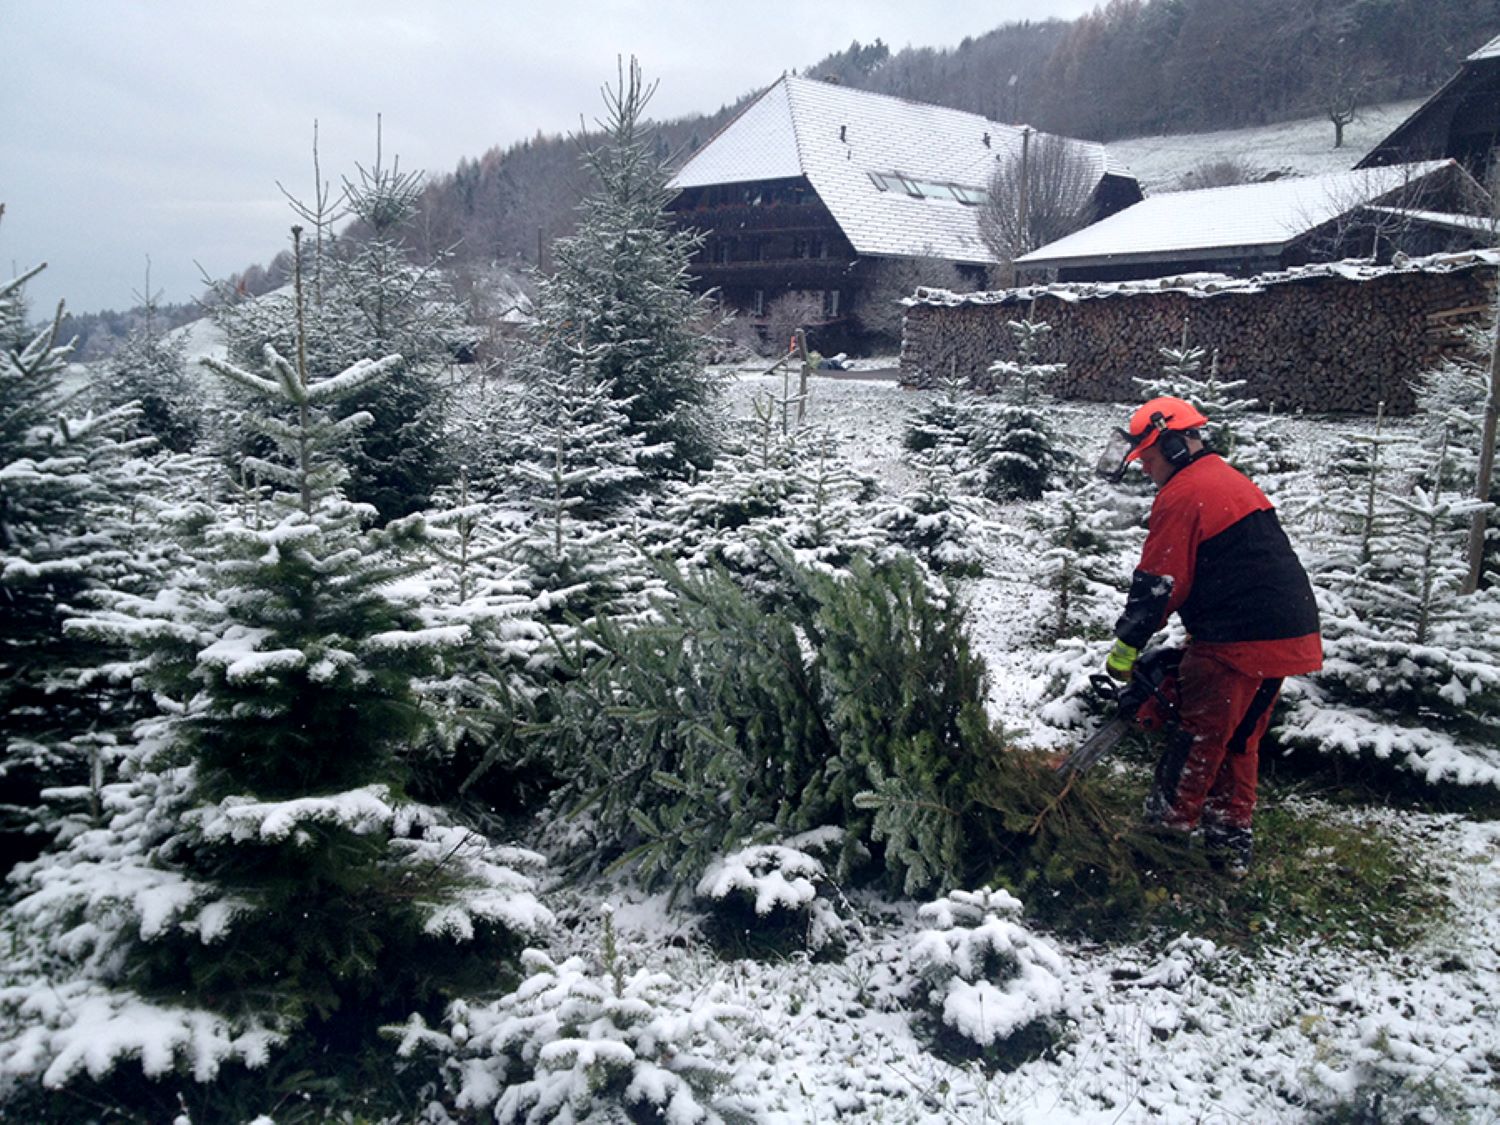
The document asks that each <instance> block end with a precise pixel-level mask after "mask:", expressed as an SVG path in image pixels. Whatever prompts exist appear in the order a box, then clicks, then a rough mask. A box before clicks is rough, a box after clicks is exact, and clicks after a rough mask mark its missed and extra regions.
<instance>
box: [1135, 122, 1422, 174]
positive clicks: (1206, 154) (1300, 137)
mask: <svg viewBox="0 0 1500 1125" xmlns="http://www.w3.org/2000/svg"><path fill="white" fill-rule="evenodd" d="M1421 104H1422V103H1421V101H1420V100H1417V101H1404V102H1388V103H1386V104H1384V105H1377V106H1366V107H1364V108H1362V109H1361V110H1360V111H1359V114H1358V116H1357V117H1356V118H1355V119H1354V122H1353V123H1352V124H1350V125H1349V126H1348V127H1347V128H1345V130H1344V145H1343V147H1342V148H1334V147H1333V125H1332V124H1331V123H1330V122H1329V121H1328V119H1327V118H1325V117H1307V118H1302V119H1300V120H1297V121H1283V122H1278V123H1277V124H1275V125H1265V126H1261V127H1258V128H1252V129H1227V130H1223V131H1221V132H1216V133H1174V134H1171V135H1170V136H1156V137H1131V138H1129V139H1127V140H1121V141H1111V142H1110V144H1109V155H1110V159H1111V160H1113V161H1116V162H1118V163H1120V164H1123V165H1124V166H1125V167H1126V168H1128V169H1129V170H1130V171H1131V173H1132V174H1133V175H1134V176H1135V177H1136V178H1137V179H1138V180H1140V182H1141V186H1142V187H1144V188H1145V189H1146V191H1147V192H1148V193H1155V192H1162V191H1175V190H1178V189H1179V188H1181V187H1182V186H1183V184H1182V183H1181V178H1182V176H1183V174H1184V173H1186V172H1190V171H1192V170H1193V169H1194V168H1197V167H1199V166H1200V165H1203V164H1211V163H1213V162H1214V161H1218V160H1234V161H1237V162H1239V163H1243V164H1246V165H1248V166H1250V167H1252V168H1255V169H1258V170H1259V171H1260V172H1262V173H1268V172H1281V173H1285V174H1291V175H1297V176H1316V175H1320V174H1322V173H1324V172H1342V171H1346V170H1348V169H1349V168H1352V167H1353V166H1354V165H1355V163H1357V162H1358V161H1359V160H1360V158H1361V157H1363V156H1364V155H1365V154H1366V153H1367V152H1369V151H1370V149H1372V148H1374V147H1375V146H1376V145H1377V144H1379V143H1380V142H1381V141H1382V140H1384V139H1385V137H1386V136H1387V135H1388V134H1389V133H1390V132H1391V130H1393V129H1394V128H1395V127H1396V126H1397V125H1399V124H1401V122H1403V121H1405V120H1406V119H1407V118H1408V117H1410V116H1411V114H1412V111H1413V110H1415V109H1416V108H1417V107H1418V106H1419V105H1421Z"/></svg>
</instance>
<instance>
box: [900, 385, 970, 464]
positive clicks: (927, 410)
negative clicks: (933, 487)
mask: <svg viewBox="0 0 1500 1125" xmlns="http://www.w3.org/2000/svg"><path fill="white" fill-rule="evenodd" d="M982 415H983V411H982V408H981V407H980V405H979V401H978V398H977V397H976V396H975V394H974V393H973V390H972V388H971V387H970V386H969V384H968V381H967V380H965V379H962V378H960V377H959V376H958V375H957V374H955V373H954V372H951V371H950V372H948V373H947V374H945V375H942V376H940V377H939V379H938V384H937V394H935V395H933V396H932V397H930V398H929V399H927V401H926V402H925V403H923V405H921V406H920V407H918V408H917V410H916V411H914V412H913V414H912V416H911V420H910V421H909V422H908V423H907V427H906V432H905V434H903V435H902V439H901V441H902V444H903V445H904V446H905V447H906V448H907V449H908V450H910V451H911V452H913V453H919V452H921V451H923V450H926V449H934V448H946V449H951V450H964V449H967V448H968V447H969V446H971V445H973V444H974V443H975V442H976V440H977V438H978V436H979V433H980V431H981V429H982V424H981V418H982Z"/></svg>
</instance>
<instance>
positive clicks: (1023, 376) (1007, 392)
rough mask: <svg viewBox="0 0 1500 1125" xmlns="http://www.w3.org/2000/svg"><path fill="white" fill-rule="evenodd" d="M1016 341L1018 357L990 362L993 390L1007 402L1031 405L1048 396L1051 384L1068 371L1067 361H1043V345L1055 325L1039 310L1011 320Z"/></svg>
mask: <svg viewBox="0 0 1500 1125" xmlns="http://www.w3.org/2000/svg"><path fill="white" fill-rule="evenodd" d="M1006 326H1007V327H1008V328H1009V329H1010V332H1011V336H1012V337H1013V339H1014V341H1015V349H1016V358H1015V359H997V360H996V361H995V362H994V363H992V364H990V366H989V372H988V378H989V383H990V386H991V389H992V390H993V391H994V393H996V394H998V395H1000V396H1001V398H1003V399H1004V400H1005V401H1007V402H1011V403H1014V404H1016V405H1018V406H1030V405H1032V404H1034V403H1036V402H1037V401H1038V400H1039V399H1043V398H1045V396H1046V393H1047V390H1048V388H1049V386H1050V384H1051V383H1052V382H1053V381H1054V380H1056V379H1057V378H1058V377H1059V376H1061V375H1062V374H1063V373H1064V372H1066V371H1067V369H1068V365H1067V364H1066V363H1043V362H1042V361H1041V359H1040V357H1041V354H1042V347H1043V345H1044V344H1045V343H1046V342H1047V337H1048V336H1050V335H1051V334H1052V325H1050V324H1048V323H1047V322H1046V321H1043V320H1037V319H1036V312H1035V309H1033V310H1032V314H1031V316H1029V317H1027V319H1025V320H1012V321H1008V322H1007V324H1006Z"/></svg>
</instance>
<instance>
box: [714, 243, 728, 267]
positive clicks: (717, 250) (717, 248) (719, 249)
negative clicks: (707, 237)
mask: <svg viewBox="0 0 1500 1125" xmlns="http://www.w3.org/2000/svg"><path fill="white" fill-rule="evenodd" d="M714 261H716V262H727V261H729V240H728V239H727V238H721V239H719V241H717V242H715V243H714Z"/></svg>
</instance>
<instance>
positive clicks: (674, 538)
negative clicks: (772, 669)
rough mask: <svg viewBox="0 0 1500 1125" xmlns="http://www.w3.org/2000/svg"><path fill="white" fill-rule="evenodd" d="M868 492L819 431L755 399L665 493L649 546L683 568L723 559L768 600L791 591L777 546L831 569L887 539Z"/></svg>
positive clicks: (783, 552) (871, 491) (865, 483)
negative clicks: (714, 455) (713, 455)
mask: <svg viewBox="0 0 1500 1125" xmlns="http://www.w3.org/2000/svg"><path fill="white" fill-rule="evenodd" d="M873 494H874V483H873V482H872V481H871V480H870V479H869V478H868V477H865V476H863V475H861V474H860V473H858V472H856V471H855V470H854V468H853V467H852V466H851V465H850V464H849V463H848V461H847V460H846V459H845V458H844V457H843V456H842V455H841V454H840V453H839V451H838V449H837V448H836V447H835V446H834V444H833V443H832V441H831V440H829V438H828V436H827V435H826V434H825V433H823V432H821V431H819V430H818V429H817V428H815V427H804V428H802V429H800V430H784V429H783V428H782V427H781V425H780V423H779V420H778V417H777V411H776V410H775V407H774V404H773V403H772V402H770V401H769V400H762V401H760V402H758V403H757V404H756V407H755V417H754V418H753V419H751V420H748V421H743V422H741V423H739V424H738V425H737V426H735V427H731V429H730V440H729V442H728V443H727V444H726V447H725V450H724V452H723V454H722V455H721V456H720V458H719V460H718V461H717V462H716V463H715V465H714V467H713V468H712V469H710V470H708V471H707V472H704V473H700V474H699V475H698V476H697V478H696V479H695V480H693V481H691V482H685V483H683V484H680V485H678V486H677V487H676V488H675V489H673V490H672V491H671V492H669V493H668V495H667V496H666V497H665V498H664V500H663V502H662V503H661V505H660V506H659V511H658V515H659V517H660V519H659V520H658V522H657V523H655V524H654V525H649V526H648V527H647V531H648V532H649V533H650V534H651V535H652V536H653V539H652V542H653V547H654V550H655V553H657V554H661V555H665V556H667V557H669V558H671V559H673V560H675V561H677V562H679V563H681V564H685V565H686V566H688V567H691V568H704V567H723V568H724V569H725V570H727V571H728V572H729V573H730V574H733V575H734V576H735V577H736V579H737V580H738V581H739V582H741V583H742V584H743V585H744V586H745V588H746V589H748V590H750V591H752V592H753V593H754V594H755V595H756V596H757V597H760V598H762V599H764V600H765V603H766V605H767V606H774V605H776V604H779V603H781V602H783V601H784V600H786V599H787V598H789V597H792V596H794V591H793V590H792V589H791V588H790V587H789V586H788V584H787V581H786V568H785V566H784V565H783V563H782V561H781V556H782V555H787V556H789V557H790V558H792V559H794V560H796V561H797V562H798V563H799V564H802V565H805V566H811V567H814V568H817V569H820V570H822V571H824V572H825V573H839V572H842V571H844V570H845V569H846V568H847V567H848V565H849V563H850V561H851V560H852V559H854V558H855V557H856V556H857V555H860V554H878V553H879V552H880V551H881V550H882V549H883V548H884V547H885V546H886V545H887V544H888V543H889V536H888V534H887V532H886V531H885V529H884V528H882V527H881V526H879V521H878V519H877V518H873V517H872V514H871V513H870V512H869V511H867V503H866V502H867V501H868V500H869V499H870V498H871V497H872V496H873Z"/></svg>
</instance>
